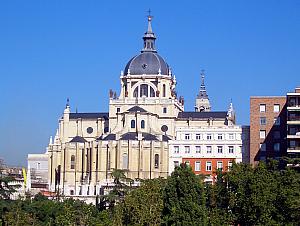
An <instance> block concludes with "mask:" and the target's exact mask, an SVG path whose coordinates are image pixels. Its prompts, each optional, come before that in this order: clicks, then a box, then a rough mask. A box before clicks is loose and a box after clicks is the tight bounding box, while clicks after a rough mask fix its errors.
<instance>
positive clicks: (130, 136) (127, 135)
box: [120, 132, 137, 140]
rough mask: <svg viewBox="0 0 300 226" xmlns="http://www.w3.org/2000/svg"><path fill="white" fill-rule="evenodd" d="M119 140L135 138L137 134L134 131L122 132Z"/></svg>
mask: <svg viewBox="0 0 300 226" xmlns="http://www.w3.org/2000/svg"><path fill="white" fill-rule="evenodd" d="M120 140H137V134H136V133H135V132H128V133H124V134H123V135H122V136H121V139H120Z"/></svg>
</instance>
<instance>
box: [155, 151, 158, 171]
mask: <svg viewBox="0 0 300 226" xmlns="http://www.w3.org/2000/svg"><path fill="white" fill-rule="evenodd" d="M158 167H159V154H155V155H154V168H155V169H158Z"/></svg>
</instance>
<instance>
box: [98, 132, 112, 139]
mask: <svg viewBox="0 0 300 226" xmlns="http://www.w3.org/2000/svg"><path fill="white" fill-rule="evenodd" d="M97 140H116V134H114V133H110V134H108V135H107V136H105V137H103V135H102V136H100V137H98V138H97Z"/></svg>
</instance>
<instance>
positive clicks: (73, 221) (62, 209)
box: [0, 162, 300, 226]
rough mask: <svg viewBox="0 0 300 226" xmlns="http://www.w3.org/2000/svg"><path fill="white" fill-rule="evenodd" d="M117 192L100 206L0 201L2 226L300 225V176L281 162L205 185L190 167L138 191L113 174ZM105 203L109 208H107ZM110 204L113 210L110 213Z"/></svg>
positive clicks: (240, 169)
mask: <svg viewBox="0 0 300 226" xmlns="http://www.w3.org/2000/svg"><path fill="white" fill-rule="evenodd" d="M113 178H114V182H115V185H116V187H115V188H114V189H113V190H112V192H111V193H110V195H111V197H112V199H111V203H109V202H107V200H108V197H109V196H104V197H103V196H102V197H99V198H98V200H100V202H99V203H102V204H101V205H100V204H98V205H96V206H94V205H88V204H85V203H84V202H82V201H78V200H73V199H65V200H63V199H62V200H60V201H58V200H49V199H47V198H46V197H44V196H42V195H40V194H38V195H36V196H35V197H34V198H33V199H25V200H15V201H13V200H5V199H0V226H1V225H17V226H18V225H25V226H26V225H39V226H40V225H41V226H43V225H45V226H46V225H100V226H110V225H120V226H121V225H143V226H148V225H149V226H150V225H213V226H219V225H246V226H247V225H272V226H273V225H289V226H294V225H299V222H300V174H299V172H297V171H295V170H294V169H293V168H285V167H282V166H279V164H278V163H277V162H269V163H268V164H264V163H260V164H258V165H257V166H255V167H252V166H250V165H246V164H235V165H234V166H233V168H232V169H231V170H230V171H229V172H226V173H224V172H223V173H222V172H217V177H216V180H215V181H214V184H213V185H208V184H204V183H203V178H202V179H201V177H199V176H196V175H195V174H194V173H193V172H192V170H191V168H190V167H189V166H186V165H181V166H180V167H177V168H176V169H175V171H174V172H173V173H172V175H171V176H169V177H168V178H167V179H161V178H159V179H152V180H145V181H142V183H141V186H140V187H137V188H132V187H130V186H128V185H126V184H125V183H124V181H126V180H127V179H126V177H125V173H124V171H122V170H116V171H114V174H113ZM103 203H104V204H103ZM107 204H109V207H110V208H108V209H106V208H107V206H108V205H107Z"/></svg>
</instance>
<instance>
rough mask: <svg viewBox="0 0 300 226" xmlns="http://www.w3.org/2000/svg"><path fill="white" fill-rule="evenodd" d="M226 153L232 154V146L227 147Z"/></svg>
mask: <svg viewBox="0 0 300 226" xmlns="http://www.w3.org/2000/svg"><path fill="white" fill-rule="evenodd" d="M228 152H229V154H233V146H229V147H228Z"/></svg>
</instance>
